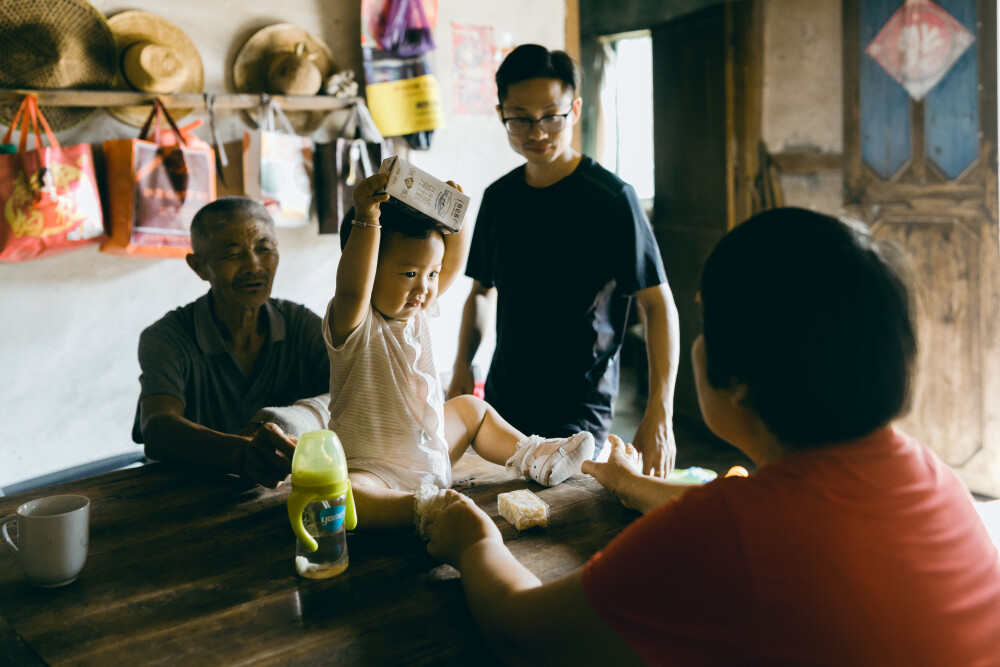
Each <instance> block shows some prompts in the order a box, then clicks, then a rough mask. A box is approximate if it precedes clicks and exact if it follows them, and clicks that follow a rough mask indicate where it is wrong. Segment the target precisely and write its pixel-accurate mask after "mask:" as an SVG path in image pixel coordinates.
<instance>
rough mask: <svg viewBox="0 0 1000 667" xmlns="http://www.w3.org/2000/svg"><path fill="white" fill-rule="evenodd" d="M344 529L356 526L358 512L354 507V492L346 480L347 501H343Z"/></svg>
mask: <svg viewBox="0 0 1000 667" xmlns="http://www.w3.org/2000/svg"><path fill="white" fill-rule="evenodd" d="M345 505H346V507H345V510H344V511H345V513H344V530H354V529H355V528H357V527H358V512H357V510H356V509H355V508H354V492H353V491H352V490H351V481H350V480H348V481H347V501H346V502H345Z"/></svg>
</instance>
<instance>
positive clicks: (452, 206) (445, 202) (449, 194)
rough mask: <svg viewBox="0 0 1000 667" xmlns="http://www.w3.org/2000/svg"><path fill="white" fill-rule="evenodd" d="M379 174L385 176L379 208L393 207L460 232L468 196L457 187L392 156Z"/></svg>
mask: <svg viewBox="0 0 1000 667" xmlns="http://www.w3.org/2000/svg"><path fill="white" fill-rule="evenodd" d="M379 173H385V174H388V175H389V180H388V181H387V182H386V185H385V192H386V194H388V195H389V201H388V202H385V204H383V206H385V205H387V204H389V205H395V208H397V209H398V210H400V211H401V212H405V213H408V214H410V215H414V216H417V217H422V218H427V219H430V220H431V221H432V222H434V223H436V224H439V225H442V226H444V227H445V228H447V229H448V230H449V231H452V232H457V231H459V230H460V229H462V221H463V220H464V219H465V212H466V211H467V210H468V209H469V197H468V196H467V195H464V194H462V193H461V192H459V191H458V189H457V188H453V187H451V186H450V185H448V184H447V183H445V182H443V181H439V180H438V179H436V178H434V177H433V176H431V175H430V174H428V173H427V172H425V171H422V170H420V169H418V168H416V167H414V166H413V165H412V164H410V163H409V162H407V161H406V160H401V159H400V158H398V157H395V156H394V157H390V158H386V159H385V160H383V161H382V166H381V167H380V168H379Z"/></svg>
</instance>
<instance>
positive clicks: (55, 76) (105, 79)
mask: <svg viewBox="0 0 1000 667" xmlns="http://www.w3.org/2000/svg"><path fill="white" fill-rule="evenodd" d="M114 78H115V40H114V37H113V36H112V34H111V28H110V27H109V26H108V22H107V21H106V20H105V19H104V15H103V14H101V13H100V12H99V11H97V10H96V9H94V7H93V6H92V5H91V4H90V3H89V2H85V0H0V88H34V89H43V90H44V89H62V88H74V89H82V90H106V89H108V88H110V87H111V84H112V82H113V81H114ZM96 110H97V109H96V108H94V107H42V113H43V114H44V115H45V119H46V120H48V122H49V125H51V126H52V129H53V130H56V131H58V130H64V129H66V128H68V127H72V126H73V125H76V124H77V123H79V122H81V121H83V120H84V119H85V118H87V117H88V116H90V115H91V114H93V113H94V112H95V111H96ZM16 111H17V107H16V106H2V105H0V123H2V124H4V125H9V124H10V122H11V121H12V120H13V119H14V113H15V112H16Z"/></svg>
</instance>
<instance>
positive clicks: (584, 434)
mask: <svg viewBox="0 0 1000 667" xmlns="http://www.w3.org/2000/svg"><path fill="white" fill-rule="evenodd" d="M553 443H559V445H558V447H557V448H556V449H555V450H554V451H550V450H552V447H554V446H555V445H554V444H553ZM543 445H544V446H543ZM539 448H542V449H543V450H545V451H547V452H550V453H547V454H542V455H536V452H537V451H538V449H539ZM593 455H594V436H592V435H591V434H590V433H589V432H588V431H580V432H579V433H577V434H576V435H574V436H571V437H569V438H548V439H545V438H542V437H541V436H538V435H529V436H526V437H525V438H524V439H523V440H521V441H520V442H519V443H517V451H516V452H515V453H514V455H513V456H512V457H510V458H509V459H507V469H508V470H511V471H513V472H514V474H516V475H518V476H524V477H530V478H531V479H533V480H535V481H536V482H538V483H539V484H541V485H542V486H555V485H556V484H561V483H562V482H564V481H565V480H566V479H567V478H569V477H572V476H573V475H575V474H576V473H578V472H580V466H581V465H583V462H584V461H587V460H589V459H590V458H591V457H592V456H593Z"/></svg>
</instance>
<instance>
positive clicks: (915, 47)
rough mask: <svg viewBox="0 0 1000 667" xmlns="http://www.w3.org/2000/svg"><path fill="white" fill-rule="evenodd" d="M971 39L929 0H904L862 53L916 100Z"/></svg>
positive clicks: (960, 53)
mask: <svg viewBox="0 0 1000 667" xmlns="http://www.w3.org/2000/svg"><path fill="white" fill-rule="evenodd" d="M974 41H975V37H974V36H973V34H972V33H971V32H970V31H969V30H968V29H967V28H966V27H965V26H963V25H962V24H961V23H959V22H958V21H957V20H955V17H953V16H952V15H951V14H949V13H948V12H946V11H945V10H944V9H943V8H941V7H940V6H938V5H936V4H934V3H933V2H931V1H930V0H906V2H905V3H903V6H902V7H900V8H899V9H898V10H897V11H896V12H895V13H894V14H893V15H892V16H891V17H889V20H888V21H887V22H886V24H885V25H884V26H882V29H881V30H880V31H879V33H878V34H877V35H876V36H875V39H873V40H872V41H871V43H870V44H869V45H868V47H867V48H866V49H865V53H866V54H867V55H868V56H869V57H871V58H872V59H874V60H875V62H877V63H878V64H879V65H881V66H882V68H883V69H884V70H885V71H886V72H888V73H889V76H891V77H892V78H893V79H895V80H896V81H898V82H899V83H900V84H902V86H903V87H904V88H906V92H907V93H909V95H910V97H912V98H913V99H914V100H917V101H920V100H921V99H923V97H924V96H925V95H926V94H927V92H928V91H929V90H930V89H931V88H933V87H934V86H936V85H937V83H938V82H939V81H940V80H941V79H942V78H943V77H944V75H945V74H947V73H948V70H950V69H951V67H952V65H954V64H955V63H956V62H957V61H958V59H959V58H961V57H962V54H963V53H965V51H966V49H968V48H969V46H970V45H971V44H972V42H974Z"/></svg>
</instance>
